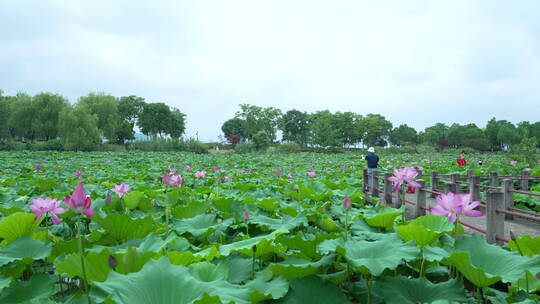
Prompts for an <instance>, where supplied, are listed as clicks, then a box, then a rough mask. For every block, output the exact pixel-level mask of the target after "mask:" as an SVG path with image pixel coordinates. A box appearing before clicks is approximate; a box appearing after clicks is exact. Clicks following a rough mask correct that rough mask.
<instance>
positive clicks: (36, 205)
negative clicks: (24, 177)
mask: <svg viewBox="0 0 540 304" xmlns="http://www.w3.org/2000/svg"><path fill="white" fill-rule="evenodd" d="M61 202H62V201H58V200H55V199H52V198H50V197H47V198H41V197H38V198H36V199H33V200H32V204H30V206H29V207H30V210H31V211H30V213H33V214H35V215H37V217H36V221H37V220H39V219H40V218H41V217H42V216H43V214H47V213H50V214H51V219H52V221H53V223H54V224H55V225H58V224H60V222H61V220H60V218H58V216H56V215H57V214H62V213H66V212H67V210H66V209H64V208H59V207H58V206H60V203H61Z"/></svg>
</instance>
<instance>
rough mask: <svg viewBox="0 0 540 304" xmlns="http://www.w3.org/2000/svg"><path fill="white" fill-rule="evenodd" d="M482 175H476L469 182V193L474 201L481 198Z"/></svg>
mask: <svg viewBox="0 0 540 304" xmlns="http://www.w3.org/2000/svg"><path fill="white" fill-rule="evenodd" d="M478 185H480V175H474V176H473V177H472V178H471V180H470V182H469V193H470V194H471V199H472V200H473V201H478V200H480V187H479V186H478Z"/></svg>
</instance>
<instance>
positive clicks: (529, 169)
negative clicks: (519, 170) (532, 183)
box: [523, 167, 531, 172]
mask: <svg viewBox="0 0 540 304" xmlns="http://www.w3.org/2000/svg"><path fill="white" fill-rule="evenodd" d="M523 171H525V172H529V171H531V168H528V167H527V168H525V169H523Z"/></svg>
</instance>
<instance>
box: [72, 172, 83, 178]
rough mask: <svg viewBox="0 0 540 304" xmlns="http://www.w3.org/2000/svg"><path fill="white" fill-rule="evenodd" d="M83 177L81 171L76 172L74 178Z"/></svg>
mask: <svg viewBox="0 0 540 304" xmlns="http://www.w3.org/2000/svg"><path fill="white" fill-rule="evenodd" d="M81 175H82V172H81V171H75V172H73V176H75V177H81Z"/></svg>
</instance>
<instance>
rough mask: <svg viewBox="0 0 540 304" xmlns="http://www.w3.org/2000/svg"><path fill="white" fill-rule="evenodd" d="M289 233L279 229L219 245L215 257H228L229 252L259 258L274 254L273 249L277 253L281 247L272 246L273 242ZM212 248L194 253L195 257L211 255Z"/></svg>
mask: <svg viewBox="0 0 540 304" xmlns="http://www.w3.org/2000/svg"><path fill="white" fill-rule="evenodd" d="M287 232H289V231H288V230H286V229H283V228H280V229H278V230H275V231H274V232H272V233H270V234H266V235H260V236H256V237H252V238H249V239H246V240H242V241H238V242H234V243H230V244H227V245H221V246H219V249H218V252H217V254H218V255H216V256H214V257H219V256H228V255H229V254H231V252H240V253H243V254H245V255H248V256H253V254H255V256H260V255H263V254H265V253H270V252H275V251H274V249H277V250H278V252H279V251H280V250H281V247H278V246H277V245H275V244H274V240H275V238H276V237H277V236H279V235H282V234H285V233H287ZM253 246H256V251H255V253H254V252H253ZM212 248H215V247H210V248H207V249H205V250H203V251H200V252H198V253H196V255H197V256H209V255H210V254H211V253H212V250H213V249H212Z"/></svg>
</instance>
